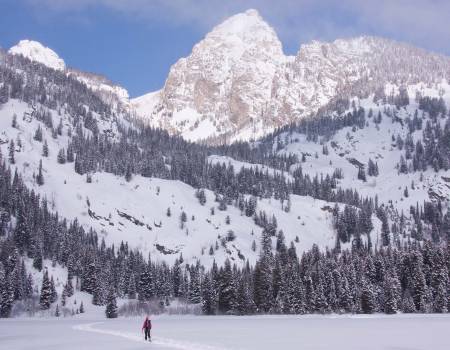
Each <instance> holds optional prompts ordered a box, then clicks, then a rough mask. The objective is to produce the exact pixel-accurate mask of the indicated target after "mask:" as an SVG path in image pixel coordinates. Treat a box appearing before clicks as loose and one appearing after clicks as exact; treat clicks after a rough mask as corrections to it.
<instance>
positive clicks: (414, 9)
mask: <svg viewBox="0 0 450 350" xmlns="http://www.w3.org/2000/svg"><path fill="white" fill-rule="evenodd" d="M26 1H28V2H29V3H31V4H32V5H33V7H34V9H36V10H37V11H49V10H50V11H54V12H56V13H58V14H61V13H72V12H78V13H86V15H88V14H89V9H91V8H92V7H97V6H100V7H105V8H109V9H113V10H115V11H117V12H119V13H123V14H124V15H126V16H133V17H134V18H136V19H138V20H144V21H145V20H153V19H158V20H163V21H166V22H167V23H169V24H170V25H177V24H189V25H193V26H197V27H199V28H200V29H201V30H204V31H205V32H207V31H208V30H209V29H210V28H211V27H212V26H213V25H215V24H217V23H218V22H220V21H221V20H223V19H224V18H226V17H228V16H230V15H232V14H234V13H237V12H240V11H243V10H245V9H247V8H256V9H258V10H259V11H260V12H261V14H262V15H263V17H264V18H266V19H267V20H268V21H269V23H271V24H272V25H273V26H274V27H275V29H276V30H277V32H278V33H279V35H280V36H281V38H282V39H283V41H284V42H285V43H288V45H289V46H291V47H295V46H297V47H298V45H297V43H298V42H304V41H308V40H311V39H327V40H331V39H335V38H338V37H342V36H350V35H359V34H374V35H380V36H388V37H391V38H394V39H399V40H404V41H408V42H410V43H412V44H415V45H418V46H423V47H426V48H428V49H434V50H436V51H441V52H445V53H450V30H449V28H448V23H449V22H450V1H449V0H316V1H314V0H277V1H274V0H259V1H258V0H247V1H245V0H26Z"/></svg>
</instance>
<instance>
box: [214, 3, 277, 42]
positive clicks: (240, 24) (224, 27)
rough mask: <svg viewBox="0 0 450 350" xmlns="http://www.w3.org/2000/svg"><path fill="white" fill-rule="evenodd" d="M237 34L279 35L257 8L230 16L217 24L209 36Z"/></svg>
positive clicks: (269, 36)
mask: <svg viewBox="0 0 450 350" xmlns="http://www.w3.org/2000/svg"><path fill="white" fill-rule="evenodd" d="M216 35H227V36H228V35H236V36H240V37H252V38H254V39H257V40H258V39H259V40H261V39H266V38H269V39H273V38H274V37H277V35H276V33H275V31H274V30H273V28H272V27H271V26H270V25H269V24H268V23H267V22H265V21H264V19H263V18H262V17H261V16H260V15H259V13H258V11H256V10H247V11H246V12H242V13H238V14H236V15H234V16H231V17H229V18H228V19H226V20H225V21H224V22H222V23H221V24H219V25H217V26H216V27H215V28H214V29H213V30H212V31H211V32H210V33H209V34H208V35H207V36H216Z"/></svg>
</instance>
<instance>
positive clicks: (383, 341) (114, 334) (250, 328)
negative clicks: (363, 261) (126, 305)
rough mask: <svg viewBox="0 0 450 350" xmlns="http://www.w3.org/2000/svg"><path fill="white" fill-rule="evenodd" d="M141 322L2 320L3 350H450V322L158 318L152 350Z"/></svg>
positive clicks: (447, 318) (418, 318)
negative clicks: (146, 341)
mask: <svg viewBox="0 0 450 350" xmlns="http://www.w3.org/2000/svg"><path fill="white" fill-rule="evenodd" d="M142 322H143V320H142V319H141V318H119V319H115V320H104V319H94V318H88V317H84V318H83V317H82V316H81V317H75V318H60V319H8V320H0V345H1V348H2V349H10V350H17V349H21V350H22V349H23V350H26V349H33V350H39V349H67V350H71V349H86V350H89V349H92V350H94V349H95V350H100V349H108V350H115V349H124V350H126V349H146V348H152V349H179V350H191V349H192V350H226V349H234V350H237V349H240V350H246V349H247V350H253V349H254V350H256V349H258V350H265V349H270V350H272V349H275V348H276V349H283V350H288V349H308V350H309V349H314V350H320V349H324V350H328V349H334V350H341V349H346V350H353V349H354V350H362V349H364V350H383V349H386V350H387V349H389V350H392V349H405V350H406V349H410V350H430V349H433V350H447V349H449V348H450V337H448V335H447V332H448V329H449V327H450V315H395V316H381V315H371V316H255V317H234V316H215V317H207V316H158V317H154V318H153V330H152V337H153V338H152V339H153V342H152V343H151V344H148V343H145V341H144V340H143V337H142V334H141V326H142Z"/></svg>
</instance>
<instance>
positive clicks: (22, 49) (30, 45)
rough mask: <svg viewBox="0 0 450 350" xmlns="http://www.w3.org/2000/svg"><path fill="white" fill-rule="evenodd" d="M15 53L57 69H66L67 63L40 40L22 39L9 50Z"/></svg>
mask: <svg viewBox="0 0 450 350" xmlns="http://www.w3.org/2000/svg"><path fill="white" fill-rule="evenodd" d="M8 52H9V53H10V54H13V55H22V56H24V57H26V58H28V59H30V60H31V61H36V62H39V63H42V64H44V65H46V66H47V67H50V68H53V69H55V70H64V69H65V68H66V64H65V63H64V60H63V59H61V58H60V57H59V56H58V54H57V53H56V52H55V51H53V50H52V49H50V48H48V47H45V46H44V45H42V44H41V43H40V42H38V41H33V40H21V41H19V43H18V44H17V45H15V46H13V47H11V48H10V49H9V51H8Z"/></svg>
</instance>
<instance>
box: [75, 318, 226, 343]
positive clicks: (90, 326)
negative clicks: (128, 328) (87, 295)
mask: <svg viewBox="0 0 450 350" xmlns="http://www.w3.org/2000/svg"><path fill="white" fill-rule="evenodd" d="M102 323H103V322H94V323H85V324H79V325H76V326H73V327H72V328H73V329H75V330H78V331H84V332H91V333H100V334H107V335H112V336H116V337H122V338H126V339H129V340H132V341H136V342H140V343H142V342H143V343H147V341H145V340H144V339H142V337H141V336H139V335H136V334H135V333H131V332H120V331H115V330H111V329H99V328H95V327H94V326H95V325H99V324H102ZM151 343H152V344H155V345H160V346H164V347H168V348H171V349H179V350H231V349H230V348H224V347H218V346H212V345H206V344H199V343H193V342H189V341H182V340H176V339H169V338H161V337H152V342H151Z"/></svg>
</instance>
